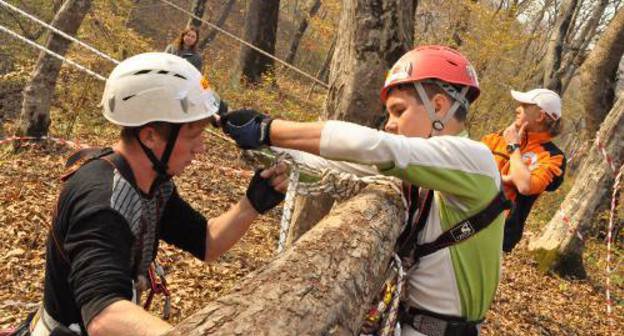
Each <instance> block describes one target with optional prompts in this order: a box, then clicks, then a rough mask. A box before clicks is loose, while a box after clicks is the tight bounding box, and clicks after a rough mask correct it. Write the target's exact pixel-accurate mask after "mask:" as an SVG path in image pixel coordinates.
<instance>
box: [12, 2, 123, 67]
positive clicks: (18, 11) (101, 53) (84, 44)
mask: <svg viewBox="0 0 624 336" xmlns="http://www.w3.org/2000/svg"><path fill="white" fill-rule="evenodd" d="M0 5H2V6H4V7H6V8H9V9H11V10H12V11H14V12H17V13H19V14H21V15H23V16H25V17H27V18H29V19H30V20H33V21H35V22H37V23H39V24H40V25H42V26H44V27H46V28H48V29H50V30H51V31H53V32H55V33H57V34H59V35H61V36H63V37H64V38H66V39H68V40H70V41H72V42H76V43H78V44H79V45H81V46H83V47H85V48H87V49H89V50H90V51H92V52H93V53H95V54H96V55H98V56H100V57H102V58H105V59H107V60H108V61H111V62H113V63H115V64H119V61H118V60H116V59H114V58H112V57H111V56H109V55H107V54H106V53H103V52H101V51H99V50H97V49H95V48H94V47H92V46H90V45H88V44H86V43H84V42H82V41H80V40H79V39H77V38H75V37H73V36H71V35H69V34H67V33H65V32H64V31H62V30H60V29H58V28H56V27H54V26H52V25H50V24H48V23H46V22H44V21H42V20H40V19H39V18H37V17H35V16H33V15H30V14H28V13H26V12H25V11H23V10H21V9H19V8H17V7H15V6H13V5H11V4H9V3H7V2H6V1H4V0H0Z"/></svg>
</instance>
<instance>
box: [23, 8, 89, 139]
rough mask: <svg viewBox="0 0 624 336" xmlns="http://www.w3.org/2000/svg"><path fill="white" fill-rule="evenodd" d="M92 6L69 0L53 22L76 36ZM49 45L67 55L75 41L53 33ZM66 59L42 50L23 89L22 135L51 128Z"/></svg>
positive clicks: (46, 130)
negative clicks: (60, 77) (54, 102)
mask: <svg viewBox="0 0 624 336" xmlns="http://www.w3.org/2000/svg"><path fill="white" fill-rule="evenodd" d="M90 8H91V0H67V1H65V3H63V6H61V8H60V9H59V11H58V12H57V13H56V15H55V16H54V19H53V20H52V25H53V26H55V27H56V28H58V29H60V30H62V31H64V32H65V33H67V34H69V35H76V32H77V31H78V28H79V27H80V25H81V23H82V20H83V19H84V17H85V15H86V14H87V12H88V11H89V10H90ZM49 34H50V35H49V37H48V39H47V41H46V43H45V46H46V48H48V49H50V50H52V51H53V52H55V53H57V54H59V55H65V53H66V52H67V49H68V48H69V46H70V44H71V42H70V41H68V40H67V39H65V38H64V37H62V36H60V35H57V34H56V33H53V32H50V33H49ZM62 64H63V62H62V61H60V60H58V59H57V58H55V57H52V56H50V55H48V54H47V53H44V52H41V53H40V54H39V58H38V59H37V64H36V65H35V69H34V71H33V74H32V77H31V79H30V81H29V82H28V84H26V86H25V88H24V92H23V96H24V99H23V103H22V111H21V115H20V121H19V126H18V129H17V134H18V135H28V136H44V135H46V134H48V128H49V127H50V105H51V104H52V99H53V97H54V89H55V87H56V80H57V77H58V73H59V71H60V70H61V65H62Z"/></svg>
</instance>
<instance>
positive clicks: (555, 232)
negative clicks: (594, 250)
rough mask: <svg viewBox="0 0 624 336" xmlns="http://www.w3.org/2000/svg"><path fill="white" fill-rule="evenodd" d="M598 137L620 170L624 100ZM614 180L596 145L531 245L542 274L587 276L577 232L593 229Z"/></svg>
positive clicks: (608, 119) (605, 122) (581, 244)
mask: <svg viewBox="0 0 624 336" xmlns="http://www.w3.org/2000/svg"><path fill="white" fill-rule="evenodd" d="M598 135H599V137H600V139H601V141H602V142H603V144H604V146H605V149H606V152H607V153H609V155H610V156H611V157H612V158H613V162H614V164H615V167H619V166H620V165H621V164H622V161H623V160H622V159H623V157H624V99H620V100H618V103H617V104H616V105H615V106H614V107H613V109H612V110H611V112H609V115H608V116H607V118H606V119H605V121H604V123H603V124H602V126H601V128H600V131H599V132H598ZM613 178H614V171H613V170H612V169H611V168H610V167H609V165H608V164H607V163H606V162H605V159H604V157H603V156H602V153H601V152H600V149H599V148H597V146H596V144H595V143H594V145H593V146H592V147H591V149H590V150H589V153H588V155H587V159H586V160H585V163H584V164H583V166H582V168H581V169H580V171H579V172H578V174H577V176H576V178H575V183H574V186H573V187H572V189H571V190H570V192H569V193H568V194H567V196H566V198H565V200H564V201H563V203H562V204H561V210H560V211H558V212H557V213H556V214H555V216H554V217H553V218H552V219H551V220H550V222H548V224H547V225H546V226H545V227H544V229H543V230H542V232H541V234H540V235H539V236H538V238H536V239H534V240H532V241H530V242H529V250H530V251H532V253H533V254H534V256H535V259H536V260H537V262H538V264H539V267H540V268H541V269H542V270H553V271H556V272H558V273H560V274H563V275H573V276H578V277H583V276H584V275H585V270H584V268H583V263H582V257H581V256H582V253H583V242H582V240H580V239H579V237H578V236H577V232H580V233H584V232H586V230H587V228H589V227H590V226H591V225H592V223H593V221H594V214H595V213H596V209H597V208H598V207H599V206H600V205H601V203H603V202H602V200H604V199H605V198H606V197H607V196H608V195H610V192H611V187H612V183H613Z"/></svg>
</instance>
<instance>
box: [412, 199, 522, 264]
mask: <svg viewBox="0 0 624 336" xmlns="http://www.w3.org/2000/svg"><path fill="white" fill-rule="evenodd" d="M506 209H511V202H510V201H509V200H508V199H507V198H506V197H505V193H504V192H503V191H500V192H499V193H498V195H496V197H494V199H493V200H492V201H491V202H490V204H488V206H487V207H485V209H483V210H481V211H479V213H477V214H476V215H473V216H471V217H469V218H468V219H465V220H463V221H461V222H459V223H458V224H456V225H454V226H453V227H451V228H450V229H448V230H447V231H445V232H444V233H442V234H441V235H440V236H439V237H438V238H437V239H436V240H435V241H433V242H430V243H426V244H422V245H417V244H416V245H415V248H414V259H415V260H417V259H418V258H422V257H424V256H427V255H429V254H431V253H434V252H436V251H438V250H440V249H443V248H445V247H448V246H451V245H455V244H457V243H461V242H463V241H465V240H466V239H469V238H470V237H472V236H474V235H476V234H477V233H479V231H481V230H483V229H485V228H486V227H487V226H488V225H490V223H492V222H493V221H494V220H495V219H496V217H498V215H500V214H501V212H503V211H504V210H506Z"/></svg>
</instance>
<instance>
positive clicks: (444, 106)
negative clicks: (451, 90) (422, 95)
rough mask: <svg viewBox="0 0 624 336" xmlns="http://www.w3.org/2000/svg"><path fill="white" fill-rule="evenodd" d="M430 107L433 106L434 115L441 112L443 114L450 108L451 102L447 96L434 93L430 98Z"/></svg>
mask: <svg viewBox="0 0 624 336" xmlns="http://www.w3.org/2000/svg"><path fill="white" fill-rule="evenodd" d="M431 105H433V108H434V109H435V112H436V113H438V112H441V111H444V113H446V112H447V111H448V110H449V109H450V108H451V105H452V102H451V99H450V98H449V97H448V96H446V95H444V94H441V93H436V94H435V95H434V96H433V97H432V98H431Z"/></svg>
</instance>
